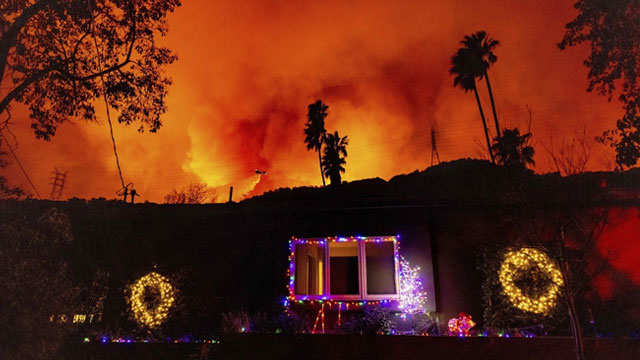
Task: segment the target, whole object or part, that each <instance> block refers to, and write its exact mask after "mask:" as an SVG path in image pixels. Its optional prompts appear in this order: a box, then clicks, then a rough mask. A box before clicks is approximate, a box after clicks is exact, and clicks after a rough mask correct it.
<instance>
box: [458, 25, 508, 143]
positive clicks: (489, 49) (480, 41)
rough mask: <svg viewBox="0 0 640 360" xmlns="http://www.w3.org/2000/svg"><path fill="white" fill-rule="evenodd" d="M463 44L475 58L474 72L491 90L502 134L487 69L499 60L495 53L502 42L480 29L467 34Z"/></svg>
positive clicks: (491, 98)
mask: <svg viewBox="0 0 640 360" xmlns="http://www.w3.org/2000/svg"><path fill="white" fill-rule="evenodd" d="M461 43H462V45H464V48H465V49H468V50H469V51H470V52H471V54H472V56H473V57H474V58H475V60H474V61H473V64H474V65H475V66H473V68H472V72H473V74H474V77H476V78H478V79H480V80H482V78H484V79H485V80H486V82H487V89H488V90H489V99H490V100H491V109H492V110H493V121H494V122H495V126H496V134H497V136H500V125H499V124H498V115H497V114H496V105H495V102H494V100H493V91H492V90H491V82H490V81H489V74H488V73H487V71H488V70H489V68H490V67H491V65H493V64H495V62H496V61H498V57H497V56H496V55H495V54H494V53H493V49H495V48H496V47H497V46H498V45H500V42H499V41H498V40H495V39H492V38H490V37H488V36H487V33H486V31H478V32H476V33H475V34H471V35H465V37H464V40H462V42H461Z"/></svg>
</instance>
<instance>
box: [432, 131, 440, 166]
mask: <svg viewBox="0 0 640 360" xmlns="http://www.w3.org/2000/svg"><path fill="white" fill-rule="evenodd" d="M434 155H435V157H436V160H437V161H438V164H440V155H439V154H438V146H437V145H436V131H435V129H434V128H433V125H431V166H433V157H434Z"/></svg>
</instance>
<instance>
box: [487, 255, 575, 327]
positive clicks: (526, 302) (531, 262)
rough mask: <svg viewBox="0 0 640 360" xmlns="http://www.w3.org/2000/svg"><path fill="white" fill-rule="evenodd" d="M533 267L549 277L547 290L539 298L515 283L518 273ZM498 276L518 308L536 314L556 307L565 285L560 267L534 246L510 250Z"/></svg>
mask: <svg viewBox="0 0 640 360" xmlns="http://www.w3.org/2000/svg"><path fill="white" fill-rule="evenodd" d="M532 267H535V268H537V270H539V271H540V272H542V274H544V276H546V277H547V278H548V279H549V284H548V285H547V288H546V291H544V292H543V293H542V294H541V295H540V296H538V297H537V298H532V297H530V296H527V295H525V294H524V292H523V291H522V289H521V288H519V287H518V286H516V284H515V280H516V278H517V274H518V273H521V272H522V271H527V270H530V269H531V268H532ZM498 278H499V279H500V283H501V284H502V290H503V291H504V293H505V294H506V295H507V296H508V297H509V300H510V301H511V303H512V304H513V305H514V306H515V307H516V308H518V309H520V310H523V311H527V312H532V313H536V314H547V313H549V312H550V311H551V309H553V308H554V306H555V305H556V298H557V297H558V294H559V292H560V287H561V286H562V285H563V281H562V274H561V273H560V271H559V270H558V267H557V266H556V265H555V264H554V263H553V262H552V261H551V259H549V257H548V256H547V255H546V254H545V253H543V252H541V251H539V250H536V249H532V248H523V249H519V250H510V251H508V252H507V253H506V254H505V257H504V261H503V262H502V266H501V267H500V270H499V272H498Z"/></svg>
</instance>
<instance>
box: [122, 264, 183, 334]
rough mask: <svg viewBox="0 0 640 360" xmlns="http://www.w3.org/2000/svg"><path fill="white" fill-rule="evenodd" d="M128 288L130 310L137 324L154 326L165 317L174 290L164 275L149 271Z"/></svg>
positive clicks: (172, 298) (173, 300) (173, 299)
mask: <svg viewBox="0 0 640 360" xmlns="http://www.w3.org/2000/svg"><path fill="white" fill-rule="evenodd" d="M130 290H131V297H130V302H131V311H132V312H133V316H134V318H135V320H136V322H138V324H140V325H142V326H146V327H148V328H154V327H156V326H159V325H160V324H162V323H163V322H164V321H165V320H166V319H167V316H168V315H169V309H171V306H173V303H174V302H175V291H174V289H173V286H171V283H170V282H169V280H168V279H167V278H166V277H164V276H162V275H160V274H158V273H156V272H151V273H149V274H147V275H145V276H143V277H141V278H140V279H138V280H137V281H136V282H135V283H133V284H132V285H131V287H130Z"/></svg>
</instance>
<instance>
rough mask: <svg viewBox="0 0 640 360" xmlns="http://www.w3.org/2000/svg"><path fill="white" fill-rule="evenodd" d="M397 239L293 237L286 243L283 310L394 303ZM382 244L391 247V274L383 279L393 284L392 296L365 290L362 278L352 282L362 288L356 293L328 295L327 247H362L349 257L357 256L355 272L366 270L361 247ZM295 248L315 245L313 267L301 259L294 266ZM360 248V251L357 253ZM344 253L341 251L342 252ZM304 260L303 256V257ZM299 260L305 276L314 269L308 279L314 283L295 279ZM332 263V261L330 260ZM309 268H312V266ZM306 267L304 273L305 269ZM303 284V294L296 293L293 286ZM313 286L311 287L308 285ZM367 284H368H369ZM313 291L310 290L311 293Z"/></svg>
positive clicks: (396, 289)
mask: <svg viewBox="0 0 640 360" xmlns="http://www.w3.org/2000/svg"><path fill="white" fill-rule="evenodd" d="M399 237H400V236H398V235H396V236H349V237H342V236H339V237H326V238H313V239H300V238H295V237H292V238H291V239H290V240H289V268H288V269H287V278H288V279H289V281H288V289H287V290H288V293H289V295H288V296H287V298H286V299H285V301H284V305H285V307H286V306H288V305H289V304H290V303H292V302H293V303H299V304H302V303H308V304H316V303H317V304H323V303H330V304H329V305H337V306H338V307H339V308H342V307H343V306H344V307H345V308H346V309H349V308H356V307H360V306H364V305H378V304H380V305H384V304H390V303H391V302H397V299H398V288H399V284H398V281H397V280H398V272H399V266H400V260H399V253H398V251H399V241H398V240H399ZM384 243H388V244H393V247H391V248H390V251H391V253H390V256H391V260H392V263H391V265H390V266H391V272H392V274H390V275H389V274H386V273H385V275H387V277H388V278H389V279H388V280H389V281H390V282H393V284H391V287H393V288H394V290H393V291H392V293H385V294H372V293H371V292H370V291H369V290H370V289H369V287H371V286H369V287H367V286H366V285H365V281H366V276H362V277H359V278H358V279H356V281H358V282H359V286H361V287H362V289H360V291H359V292H355V293H354V294H352V295H349V294H348V293H347V295H335V294H333V293H332V291H331V289H332V288H331V286H330V285H329V282H330V281H331V276H330V275H329V271H328V265H327V263H328V262H330V259H332V257H331V255H330V254H329V252H330V250H329V248H332V247H333V246H336V247H342V246H346V245H347V244H353V246H354V247H356V245H358V244H362V245H363V247H362V248H359V247H356V248H357V249H358V250H357V252H356V249H354V250H353V251H354V254H355V255H353V257H357V259H358V260H357V261H358V263H359V264H360V265H356V266H359V268H358V269H359V271H364V270H366V266H367V265H366V262H365V261H366V260H364V259H365V258H366V256H367V255H366V254H365V252H366V251H365V250H364V249H365V248H366V245H367V244H384ZM296 246H298V247H300V248H302V246H315V247H318V248H319V249H321V250H320V251H319V254H318V259H317V261H314V262H313V264H312V263H310V262H306V260H304V259H299V260H298V265H296V256H299V255H301V254H296ZM360 249H362V250H360ZM343 251H344V250H343ZM360 251H362V253H360ZM305 257H306V256H305ZM300 261H305V265H306V266H305V270H304V271H305V272H306V275H307V276H309V274H311V271H313V270H314V269H315V268H318V269H317V270H316V271H315V272H313V274H314V275H315V276H311V277H312V278H317V280H316V281H314V284H310V283H309V282H308V281H307V279H297V278H296V276H297V275H299V274H296V271H302V270H301V269H296V266H298V267H299V266H300V265H301V264H300ZM333 261H334V262H335V261H336V260H333ZM312 265H313V266H312ZM307 268H308V270H307ZM333 276H334V282H335V281H336V280H338V279H336V274H333ZM301 283H302V284H305V285H307V286H306V290H307V291H306V292H304V293H300V292H299V291H298V292H297V290H299V289H297V288H296V286H299V285H300V284H301ZM312 285H315V286H312ZM370 285H371V284H370ZM312 289H313V291H312ZM338 294H343V293H338Z"/></svg>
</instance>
